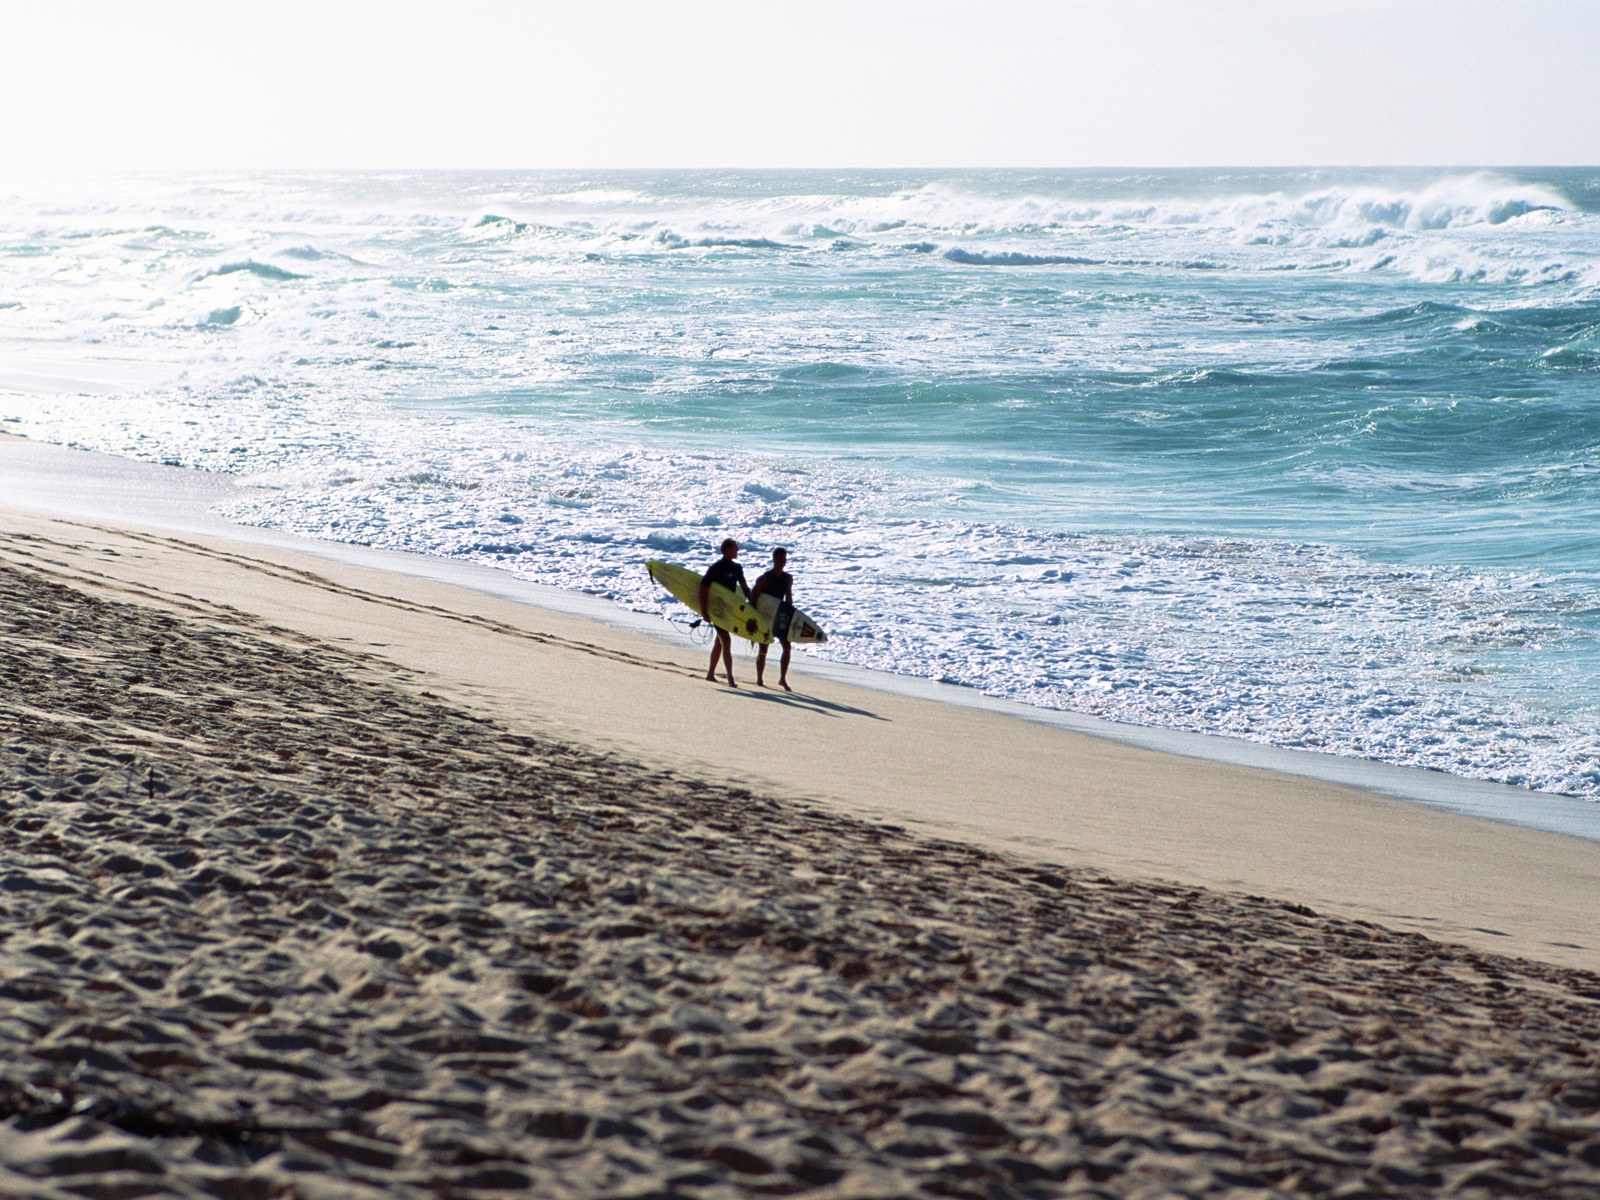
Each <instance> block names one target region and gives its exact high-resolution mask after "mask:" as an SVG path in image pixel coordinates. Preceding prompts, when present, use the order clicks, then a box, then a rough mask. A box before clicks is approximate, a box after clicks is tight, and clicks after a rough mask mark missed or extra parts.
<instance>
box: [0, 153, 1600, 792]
mask: <svg viewBox="0 0 1600 1200" xmlns="http://www.w3.org/2000/svg"><path fill="white" fill-rule="evenodd" d="M0 366H4V370H3V371H0V375H4V376H6V377H8V378H10V379H12V380H13V381H15V380H25V381H27V384H28V386H26V387H21V386H17V387H13V389H12V390H10V391H0V421H3V422H4V425H3V426H0V427H3V428H5V429H8V430H11V431H13V432H16V433H21V434H24V435H26V436H28V437H31V438H36V439H41V440H47V441H53V442H61V443H66V444H70V445H75V446H80V447H84V448H88V449H93V450H98V451H102V452H106V453H110V454H115V455H122V456H129V457H134V458H139V459H147V460H153V461H159V462H170V463H175V464H180V465H183V466H188V467H194V468H199V469H202V470H207V471H219V472H225V473H228V474H230V475H233V476H237V477H239V478H240V479H241V480H242V481H244V482H246V483H248V484H250V485H252V486H251V489H250V490H249V491H248V492H246V493H244V494H243V498H242V499H240V500H239V501H238V502H236V503H235V504H234V505H233V506H232V508H231V510H230V512H229V514H228V515H230V516H232V517H234V518H236V519H238V520H241V521H245V522H249V523H253V524H258V525H264V526H271V527H276V528H281V529H285V530H290V531H294V532H298V533H302V534H307V535H310V536H313V537H317V538H325V539H334V540H338V541H345V542H357V543H366V544H372V545H378V546H385V547H393V548H399V549H405V550H412V551H418V552H421V553H424V554H429V555H437V556H442V557H446V558H452V559H466V560H472V561H475V562H482V563H489V564H493V565H496V566H498V567H501V568H503V569H504V570H506V571H509V572H512V573H513V574H515V575H518V576H521V577H524V578H527V579H530V580H535V581H538V582H541V583H546V584H553V585H555V586H558V587H563V588H570V589H577V590H582V591H586V592H591V593H595V594H598V595H601V596H605V597H609V598H612V599H614V600H615V601H616V602H617V603H619V604H622V605H626V606H628V607H630V608H634V609H640V610H644V611H654V612H659V613H661V615H662V616H663V617H666V618H669V619H679V623H680V625H685V624H686V622H685V621H684V620H683V619H684V618H687V617H688V614H687V612H686V610H683V609H682V608H678V607H676V606H675V605H674V603H673V602H672V601H671V600H670V599H669V598H667V597H666V596H665V594H664V593H660V592H659V591H658V590H657V589H656V588H655V587H654V586H653V585H652V584H651V583H650V581H649V580H648V578H647V577H646V574H645V571H644V568H643V562H644V561H645V560H646V559H648V558H658V557H661V558H671V559H676V560H679V561H683V562H685V563H688V564H691V565H695V566H703V565H705V564H707V563H709V562H710V561H711V560H712V559H713V558H714V557H715V555H716V545H717V543H718V542H720V541H721V540H722V538H724V537H726V536H729V535H732V536H734V537H736V538H738V539H739V541H740V543H741V546H742V547H743V554H742V560H743V561H744V562H745V564H746V566H747V571H749V570H751V568H756V569H759V568H760V567H761V566H762V565H763V564H764V563H765V561H766V559H767V556H768V554H769V551H770V549H771V548H772V547H773V546H776V545H783V546H786V547H788V549H789V552H790V570H791V571H792V572H793V573H794V575H795V598H796V600H797V602H798V603H799V604H800V605H801V606H802V607H803V608H805V609H806V610H807V611H809V612H810V613H812V614H813V615H814V616H815V617H816V618H817V619H818V620H820V621H821V622H822V623H823V624H824V625H825V626H826V627H827V629H828V631H829V633H830V637H831V640H830V642H829V643H828V644H827V645H826V646H823V647H820V648H818V649H817V650H816V651H814V653H817V654H821V655H824V656H826V657H829V658H833V659H837V660H841V661H846V662H851V663H855V664H859V665H862V666H866V667H870V668H876V669H880V670H884V671H891V672H897V673H900V674H906V675H914V676H923V677H929V678H935V679H940V680H945V681H949V682H952V683H958V684H963V685H967V686H970V687H973V688H977V689H981V690H982V691H984V692H986V693H990V694H993V695H997V696H1003V697H1007V698H1010V699H1013V700H1018V701H1021V702H1024V703H1027V704H1031V705H1037V706H1042V707H1045V708H1054V709H1066V710H1072V711H1076V712H1082V713H1087V714H1091V715H1094V716H1098V717H1103V718H1108V719H1111V720H1115V721H1120V722H1129V723H1134V724H1139V725H1149V726H1158V727H1164V728H1172V729H1182V730H1191V731H1200V732H1207V733H1216V734H1223V735H1228V736H1232V737H1239V738H1246V739H1252V740H1255V741H1260V742H1265V743H1270V744H1274V745H1279V746H1286V747H1299V748H1307V749H1313V750H1318V751H1323V752H1326V753H1329V754H1336V755H1344V756H1350V757H1357V758H1366V759H1373V760H1377V761H1382V762H1390V763H1399V764H1407V765H1412V766H1420V767H1426V768H1432V769H1435V770H1439V771H1444V772H1449V773H1452V774H1455V775H1459V776H1466V777H1473V778H1480V779H1488V780H1495V781H1499V782H1503V783H1510V784H1516V785H1520V786H1524V787H1527V788H1533V789H1538V790H1542V791H1549V792H1560V793H1568V794H1572V795H1577V796H1582V797H1586V798H1589V799H1600V590H1597V588H1600V519H1597V516H1596V512H1597V507H1600V505H1597V502H1596V501H1597V489H1600V168H1582V169H1522V170H1507V169H1496V170H1493V171H1489V170H1468V169H1460V170H1444V169H1429V170H1422V169H1413V170H1352V169H1339V170H1293V171H1290V170H1270V171H1269V170H1204V171H1201V170H1172V171H1055V172H1041V171H969V172H958V171H928V172H898V171H897V172H889V171H884V172H862V171H795V172H748V171H675V172H626V171H618V172H584V173H576V172H569V173H562V172H532V173H528V172H413V173H406V172H387V173H372V172H366V173H335V172H323V173H306V174H296V173H287V172H276V173H260V174H250V173H225V174H224V173H212V174H187V175H170V174H169V175H144V176H123V177H117V178H107V179H98V180H88V179H81V178H80V179H74V180H48V179H41V180H34V181H30V182H25V183H19V182H17V181H12V182H9V183H4V184H0ZM86 380H88V381H92V383H93V386H89V384H88V383H86V382H85V381H86ZM751 575H752V578H753V576H754V571H751ZM674 636H688V633H687V630H686V628H684V629H682V630H680V631H679V632H678V633H675V634H674ZM796 657H797V666H798V668H799V674H800V676H801V677H803V673H804V663H805V654H804V653H803V652H799V653H797V656H796ZM744 669H745V671H746V672H748V667H745V668H744Z"/></svg>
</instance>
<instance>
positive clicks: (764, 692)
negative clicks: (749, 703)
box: [734, 684, 889, 721]
mask: <svg viewBox="0 0 1600 1200" xmlns="http://www.w3.org/2000/svg"><path fill="white" fill-rule="evenodd" d="M734 690H736V691H738V693H739V694H740V695H741V696H748V697H750V698H751V699H752V700H766V701H768V702H769V703H772V704H783V705H787V706H788V707H791V708H803V709H805V710H807V711H808V712H814V713H818V714H820V715H822V716H824V717H867V718H869V719H871V720H873V721H887V720H888V719H889V718H888V717H880V716H879V715H878V714H877V713H875V712H873V711H872V710H871V709H867V708H854V707H852V706H851V705H848V704H835V703H834V702H833V701H832V700H819V699H817V697H815V696H806V695H803V694H802V693H800V692H774V691H771V690H769V689H767V688H755V687H748V686H745V685H743V684H741V685H740V686H739V687H738V688H737V689H734Z"/></svg>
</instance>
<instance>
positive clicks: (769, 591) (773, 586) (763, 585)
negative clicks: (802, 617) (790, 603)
mask: <svg viewBox="0 0 1600 1200" xmlns="http://www.w3.org/2000/svg"><path fill="white" fill-rule="evenodd" d="M792 587H794V576H793V575H791V574H789V572H787V571H768V572H767V573H766V574H765V575H763V576H761V578H760V579H757V580H756V586H755V590H756V591H758V592H760V593H761V594H762V595H763V596H776V597H777V598H778V600H779V601H780V602H783V601H787V600H788V599H789V589H791V588H792Z"/></svg>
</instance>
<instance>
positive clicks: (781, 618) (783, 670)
mask: <svg viewBox="0 0 1600 1200" xmlns="http://www.w3.org/2000/svg"><path fill="white" fill-rule="evenodd" d="M788 561H789V552H788V551H787V550H785V549H784V548H783V547H782V546H774V547H773V548H772V569H771V570H770V571H766V572H763V573H762V575H761V577H760V578H759V579H757V580H756V586H755V588H754V590H752V591H751V593H750V603H751V604H758V603H759V601H760V600H761V597H762V596H763V595H767V596H775V597H777V600H778V615H777V618H776V619H775V620H774V621H773V622H772V636H773V637H775V638H777V639H778V644H779V645H781V646H782V647H783V653H782V655H780V656H779V658H778V686H779V687H781V688H782V689H783V690H784V691H786V692H792V691H793V690H794V689H793V688H791V687H790V686H789V651H790V649H791V647H790V645H789V619H790V618H791V617H793V616H794V576H793V575H791V574H789V572H787V571H785V570H784V569H783V568H784V566H785V565H786V564H787V563H788ZM766 669H767V643H766V642H762V643H761V644H760V645H759V646H757V647H756V686H757V687H765V686H766V684H765V683H763V682H762V678H761V677H762V675H763V674H765V673H766Z"/></svg>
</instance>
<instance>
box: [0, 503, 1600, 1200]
mask: <svg viewBox="0 0 1600 1200" xmlns="http://www.w3.org/2000/svg"><path fill="white" fill-rule="evenodd" d="M0 625H3V633H0V678H3V679H4V680H5V684H4V686H3V690H0V830H3V831H4V834H3V837H4V843H3V844H4V847H5V856H4V858H3V860H0V1044H3V1046H4V1054H3V1055H0V1195H4V1196H13V1195H14V1196H18V1197H33V1196H39V1197H46V1196H48V1197H64V1196H69V1195H70V1196H96V1197H99V1196H105V1197H123V1196H128V1197H132V1196H145V1195H149V1196H165V1195H174V1196H224V1197H234V1196H240V1197H263V1198H266V1197H307V1198H310V1197H345V1196H355V1197H359V1196H373V1197H378V1196H384V1197H411V1196H417V1197H421V1196H463V1197H465V1196H501V1195H506V1194H518V1193H525V1194H528V1195H537V1196H616V1197H627V1196H683V1197H719V1196H726V1197H735V1196H751V1195H794V1194H810V1195H818V1196H884V1197H899V1196H914V1195H928V1196H972V1197H1011V1196H1016V1197H1033V1196H1040V1197H1044V1196H1062V1195H1086V1196H1087V1195H1098V1196H1117V1197H1131V1196H1148V1197H1157V1196H1161V1197H1167V1196H1197V1197H1198V1196H1205V1197H1211V1196H1237V1197H1246V1196H1261V1197H1267V1196H1317V1197H1325V1196H1330V1197H1331V1196H1338V1197H1358V1196H1422V1195H1429V1196H1431V1195H1459V1196H1475V1197H1502V1196H1523V1195H1526V1196H1551V1197H1569V1196H1570V1197H1574V1198H1577V1197H1593V1196H1596V1195H1600V1054H1597V1052H1596V1046H1597V1044H1600V977H1597V976H1596V975H1594V974H1591V973H1589V971H1588V970H1584V969H1578V968H1592V967H1594V966H1596V965H1597V953H1596V949H1595V931H1596V930H1597V928H1600V923H1597V919H1596V918H1597V915H1600V911H1597V905H1600V899H1597V897H1600V846H1595V845H1594V844H1591V843H1586V842H1582V841H1578V840H1577V839H1571V838H1564V837H1559V836H1556V835H1550V834H1539V833H1535V832H1531V831H1527V830H1521V829H1515V828H1511V827H1507V826H1501V825H1495V824H1492V823H1489V822H1484V821H1478V820H1473V819H1470V818H1464V817H1457V816H1453V815H1450V814H1444V813H1438V812H1434V811H1431V810H1428V809H1425V808H1421V807H1419V806H1415V805H1407V804H1404V803H1402V802H1398V801H1392V800H1388V799H1385V798H1382V797H1377V796H1369V795H1364V794H1362V793H1359V792H1355V791H1353V790H1351V789H1346V788H1338V787H1334V786H1332V785H1327V784H1317V783H1314V782H1312V781H1307V780H1298V779H1289V778H1287V777H1283V776H1277V775H1272V774H1270V773H1266V772H1259V771H1248V770H1242V769H1240V768H1236V767H1222V766H1219V765H1217V764H1213V763H1206V762H1201V761H1198V760H1190V759H1177V758H1171V757H1169V756H1162V755H1157V754H1152V753H1150V752H1148V751H1139V750H1136V749H1134V748H1131V747H1127V746H1119V745H1115V744H1112V743H1106V742H1102V741H1098V740H1095V739H1092V738H1084V737H1076V736H1072V735H1068V734H1064V733H1063V732H1062V731H1060V730H1055V729H1049V728H1046V727H1043V726H1038V725H1033V724H1030V723H1027V722H1020V721H1015V720H1010V719H1007V718H1003V717H1001V716H998V715H996V714H993V713H985V712H980V711H973V710H964V709H957V708H952V707H949V706H938V705H930V704H926V703H919V702H915V701H910V700H906V699H903V698H900V697H894V696H889V695H883V694H879V693H875V692H866V691H862V690H859V689H852V688H847V687H844V686H842V685H838V684H829V685H826V686H823V685H820V684H817V683H816V682H815V681H813V680H809V679H807V678H806V676H805V665H804V662H803V661H801V662H798V663H797V664H796V669H795V673H794V676H793V679H794V682H795V683H796V684H797V685H799V687H800V689H801V694H800V695H798V696H796V697H778V696H775V695H772V694H766V695H759V694H756V693H754V692H752V691H750V690H748V689H746V690H742V691H741V692H737V693H735V692H731V691H729V690H727V689H723V688H718V687H712V686H710V685H707V684H704V683H701V682H698V681H697V680H696V678H695V675H696V674H697V673H698V672H699V671H701V670H703V667H704V664H703V662H702V661H700V655H699V652H697V651H695V652H691V651H690V650H688V649H684V650H678V649H676V648H673V647H670V646H665V645H662V644H659V643H656V642H653V641H650V640H648V639H644V638H642V637H635V636H633V635H630V634H626V633H623V632H621V631H618V630H615V629H610V628H606V627H601V626H596V625H594V624H593V623H590V622H584V621H580V620H577V619H575V618H570V617H565V616H562V615H560V614H554V613H547V612H540V611H537V610H530V609H527V608H525V607H522V606H518V605H514V604H510V603H508V602H504V601H497V600H494V599H492V598H490V597H485V596H478V595H474V594H471V593H466V592H462V591H460V590H458V589H453V588H448V587H445V586H443V585H437V584H429V583H425V582H422V581H418V580H414V579H404V578H399V577H394V576H387V575H379V574H376V573H374V572H370V571H363V570H361V569H359V568H354V567H350V566H346V565H341V564H336V563H327V562H321V561H319V560H315V559H309V558H306V557H303V556H297V555H295V554H293V553H291V552H289V551H286V550H281V549H268V548H261V547H241V546H238V545H229V544H226V543H221V542H217V541H212V540H205V539H195V538H184V537H176V536H173V535H171V534H162V533H152V532H148V531H139V530H134V529H112V528H109V527H101V526H96V525H92V524H85V523H81V522H65V521H54V520H50V519H47V518H44V517H40V516H36V515H26V514H22V513H16V512H11V513H6V514H4V519H3V523H0ZM738 665H739V666H741V667H742V668H744V669H745V670H746V671H748V664H747V663H740V664H738ZM819 747H826V749H825V751H819ZM886 816H898V817H900V818H901V819H903V820H905V821H906V822H907V823H912V822H914V823H915V829H914V830H908V829H906V828H902V827H897V826H895V825H891V824H887V823H885V821H884V820H883V819H882V818H884V817H886ZM874 818H876V819H874ZM1247 893H1256V894H1255V895H1250V894H1247ZM1315 910H1322V912H1321V915H1319V911H1315ZM1419 929H1429V930H1432V931H1434V932H1435V933H1438V934H1441V935H1442V936H1445V937H1448V938H1450V939H1453V941H1441V940H1433V939H1431V938H1429V937H1424V936H1422V935H1421V934H1419V933H1418V932H1416V931H1417V930H1419ZM1453 942H1466V943H1469V944H1467V945H1461V944H1453ZM1491 948H1505V949H1511V950H1514V951H1516V952H1517V953H1519V954H1521V955H1525V956H1527V957H1523V958H1516V957H1509V956H1502V955H1497V954H1494V953H1492V952H1490V951H1491Z"/></svg>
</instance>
